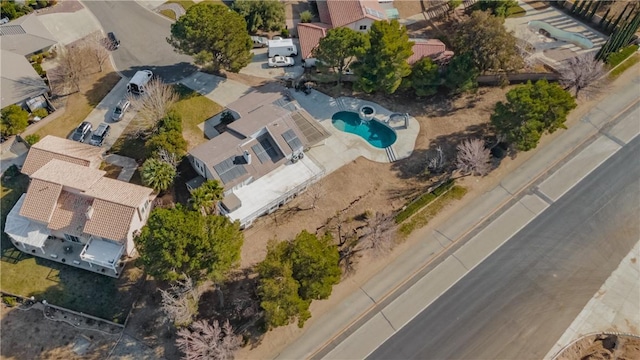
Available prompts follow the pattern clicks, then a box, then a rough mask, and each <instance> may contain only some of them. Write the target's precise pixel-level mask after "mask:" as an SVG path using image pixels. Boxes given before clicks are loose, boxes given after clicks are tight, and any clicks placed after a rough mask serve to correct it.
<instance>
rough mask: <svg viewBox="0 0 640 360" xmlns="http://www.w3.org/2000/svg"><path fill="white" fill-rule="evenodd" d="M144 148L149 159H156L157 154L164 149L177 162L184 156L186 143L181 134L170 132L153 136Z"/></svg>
mask: <svg viewBox="0 0 640 360" xmlns="http://www.w3.org/2000/svg"><path fill="white" fill-rule="evenodd" d="M145 148H146V149H147V152H148V155H149V156H150V157H157V156H158V152H159V151H160V150H162V149H164V150H166V151H168V152H169V153H171V154H174V155H175V156H176V157H177V158H178V159H177V160H178V161H179V160H181V159H182V157H183V156H184V155H185V154H186V151H187V141H186V140H185V139H184V137H183V136H182V133H180V132H177V131H175V130H171V131H167V132H161V133H159V134H155V135H153V136H152V137H151V138H149V140H147V142H146V143H145Z"/></svg>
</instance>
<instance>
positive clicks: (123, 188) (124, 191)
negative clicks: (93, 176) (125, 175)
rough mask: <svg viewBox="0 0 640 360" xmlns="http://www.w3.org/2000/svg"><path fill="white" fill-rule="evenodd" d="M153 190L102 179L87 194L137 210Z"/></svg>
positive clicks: (105, 178)
mask: <svg viewBox="0 0 640 360" xmlns="http://www.w3.org/2000/svg"><path fill="white" fill-rule="evenodd" d="M152 192H153V190H152V189H151V188H148V187H144V186H140V185H136V184H131V183H127V182H124V181H119V180H115V179H110V178H107V177H102V178H100V179H99V180H98V181H96V182H95V183H93V185H91V187H90V188H89V189H88V190H87V191H86V192H85V195H87V196H91V197H93V198H96V199H101V200H105V201H110V202H112V203H116V204H120V205H123V206H129V207H134V208H137V207H138V206H140V205H141V204H142V203H143V202H144V200H146V199H148V198H149V196H150V195H151V193H152Z"/></svg>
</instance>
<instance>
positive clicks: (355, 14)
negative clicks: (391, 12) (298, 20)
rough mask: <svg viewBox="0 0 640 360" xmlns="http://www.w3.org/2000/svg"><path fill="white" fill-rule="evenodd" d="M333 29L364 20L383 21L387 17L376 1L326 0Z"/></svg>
mask: <svg viewBox="0 0 640 360" xmlns="http://www.w3.org/2000/svg"><path fill="white" fill-rule="evenodd" d="M327 7H328V8H329V16H330V18H331V25H332V26H333V27H340V26H345V25H349V24H351V23H353V22H356V21H358V20H362V19H364V18H368V19H372V20H384V19H386V18H387V15H386V13H385V11H384V9H382V7H381V6H380V3H378V1H377V0H327Z"/></svg>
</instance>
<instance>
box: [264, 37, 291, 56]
mask: <svg viewBox="0 0 640 360" xmlns="http://www.w3.org/2000/svg"><path fill="white" fill-rule="evenodd" d="M296 55H298V48H297V47H296V46H295V44H294V43H293V40H291V39H281V40H269V57H270V58H272V57H274V56H296Z"/></svg>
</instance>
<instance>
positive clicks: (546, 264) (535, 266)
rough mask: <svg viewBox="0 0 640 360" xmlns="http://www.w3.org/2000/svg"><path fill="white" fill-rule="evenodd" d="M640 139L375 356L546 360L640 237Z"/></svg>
mask: <svg viewBox="0 0 640 360" xmlns="http://www.w3.org/2000/svg"><path fill="white" fill-rule="evenodd" d="M638 154H640V137H637V138H636V139H635V140H634V141H632V142H631V143H629V144H628V145H626V146H625V147H623V148H622V149H621V150H620V151H619V152H618V153H616V154H615V155H613V156H612V157H611V158H610V159H609V160H607V161H606V162H605V163H604V164H602V165H601V166H600V167H599V168H598V169H596V170H595V171H594V172H593V173H591V174H590V175H589V176H587V177H586V178H585V179H583V180H582V181H581V182H580V183H579V184H578V185H576V186H575V187H574V188H573V189H572V190H571V191H569V192H568V193H567V194H565V195H564V196H563V197H562V198H560V199H559V200H558V201H557V202H555V203H554V204H552V205H551V206H550V207H549V208H548V209H547V210H546V211H545V212H543V213H542V214H540V216H539V217H538V218H536V219H535V220H533V221H532V222H531V223H530V224H529V225H528V226H526V227H525V228H524V229H523V230H521V231H520V232H519V233H518V234H516V235H515V236H514V237H513V238H511V239H510V240H509V241H508V242H507V243H505V244H504V245H503V246H502V247H501V248H499V249H498V250H497V251H496V252H495V253H493V254H492V255H491V256H490V257H489V258H487V259H486V260H485V261H484V262H483V263H481V264H480V265H478V266H477V267H476V268H475V269H474V270H473V271H472V272H470V273H469V274H468V275H467V276H465V277H464V278H463V279H462V280H460V281H459V282H458V283H457V284H456V285H454V286H453V287H452V288H451V289H449V290H448V291H447V292H446V293H444V294H443V295H442V296H441V297H440V298H439V299H438V300H436V301H435V302H434V303H433V304H432V305H431V306H429V307H428V308H427V309H425V310H424V311H423V312H422V313H420V314H419V315H418V316H417V317H416V318H414V319H413V320H412V321H411V322H410V323H408V324H407V325H406V326H405V327H403V328H402V329H401V330H400V331H398V332H397V333H396V334H395V335H394V336H392V337H391V338H390V339H388V340H387V341H386V342H385V343H384V344H382V345H381V346H380V347H379V348H378V349H377V350H376V351H375V352H373V353H372V354H371V355H370V356H369V357H368V358H369V359H384V360H388V359H541V358H543V357H544V356H545V354H546V353H547V352H548V351H549V349H550V348H551V347H552V346H553V345H554V344H555V342H556V341H557V340H558V339H559V338H560V336H562V334H563V333H564V331H565V330H566V329H567V327H568V326H569V325H570V324H571V322H572V321H573V320H574V319H575V318H576V316H577V315H578V314H579V313H580V311H581V310H582V309H583V307H584V306H585V305H586V303H587V302H588V301H589V300H590V299H591V297H592V296H593V295H594V294H595V293H596V292H597V291H598V289H599V288H600V286H601V285H602V284H603V283H604V282H605V281H606V279H607V278H608V277H609V275H610V274H611V272H612V271H613V270H615V269H616V268H617V266H618V264H619V263H620V261H621V260H622V259H623V258H624V256H625V255H626V254H628V252H629V251H630V250H631V248H632V247H633V246H634V244H635V243H636V242H637V241H638V239H640V224H639V223H638V214H639V213H640V211H639V210H640V157H639V156H638Z"/></svg>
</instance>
